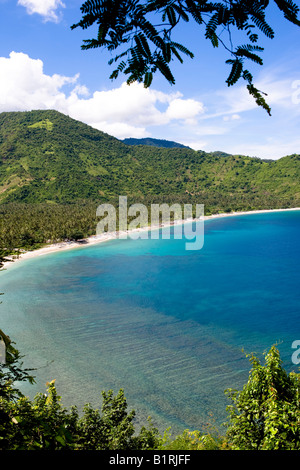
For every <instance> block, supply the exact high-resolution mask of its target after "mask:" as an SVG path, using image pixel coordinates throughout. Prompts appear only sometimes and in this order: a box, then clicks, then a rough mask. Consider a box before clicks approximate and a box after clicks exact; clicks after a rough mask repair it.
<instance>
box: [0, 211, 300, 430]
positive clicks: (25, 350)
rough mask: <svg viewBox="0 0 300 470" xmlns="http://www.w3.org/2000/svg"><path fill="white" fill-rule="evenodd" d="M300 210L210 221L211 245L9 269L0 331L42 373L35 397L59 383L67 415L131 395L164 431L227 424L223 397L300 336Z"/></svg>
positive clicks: (140, 243)
mask: <svg viewBox="0 0 300 470" xmlns="http://www.w3.org/2000/svg"><path fill="white" fill-rule="evenodd" d="M299 233H300V211H287V212H271V213H261V214H250V215H239V216H234V217H224V218H218V219H211V220H207V221H205V234H204V246H203V248H202V249H201V250H198V251H187V250H186V249H185V240H175V239H173V238H172V237H171V239H170V240H165V239H162V238H161V237H160V238H159V239H148V240H131V239H128V240H114V241H111V242H105V243H101V244H98V245H93V246H87V247H82V248H78V249H73V250H70V251H65V252H59V253H54V254H51V255H46V256H42V257H40V258H32V259H28V260H24V261H21V262H19V263H15V265H13V266H11V267H10V268H9V269H8V270H7V271H3V272H1V292H4V293H5V295H4V296H3V298H2V300H3V302H2V305H1V307H0V327H1V329H2V330H4V331H5V333H6V334H8V335H9V336H10V337H11V339H12V340H13V341H15V343H16V346H17V347H18V349H19V350H20V352H21V353H22V354H23V355H25V357H24V364H25V366H28V367H33V368H35V369H36V370H35V372H34V375H35V376H36V384H35V385H34V386H24V385H22V387H23V389H24V392H25V393H26V394H27V395H29V396H30V397H33V396H34V395H35V393H37V392H45V390H46V382H47V381H50V380H53V379H55V380H56V385H57V389H58V392H59V394H60V395H61V396H62V402H63V404H64V405H65V406H71V405H73V404H76V405H77V406H78V408H79V409H82V407H83V405H84V404H85V403H88V402H89V403H91V404H92V405H93V406H95V407H100V406H101V391H102V390H109V389H113V390H114V392H115V393H116V392H117V391H118V390H119V389H120V388H124V391H125V396H126V397H127V400H128V404H129V408H134V409H135V410H136V412H137V422H138V424H143V423H145V421H146V419H147V416H149V415H150V416H151V417H152V420H153V422H154V424H155V425H156V426H158V427H159V429H160V430H161V431H163V430H164V429H166V428H167V427H169V426H171V427H172V429H173V430H174V431H176V432H180V431H182V430H184V429H187V428H189V429H201V428H202V427H203V426H204V427H205V426H206V425H207V423H214V422H215V423H216V425H218V426H219V425H221V423H223V422H224V421H225V420H226V417H227V412H226V405H228V404H229V401H228V399H227V398H226V396H225V394H224V390H225V389H227V388H236V389H241V388H242V386H243V385H244V383H245V382H246V381H247V379H248V374H249V370H250V364H249V361H248V359H247V358H246V357H245V353H244V352H243V349H244V350H245V352H247V353H250V352H254V353H255V354H256V355H258V356H259V357H262V355H263V352H264V351H266V350H268V349H269V348H270V347H271V346H272V345H273V344H275V343H277V344H278V349H279V350H280V353H281V357H282V360H283V363H284V366H285V368H286V369H287V370H288V371H291V370H298V365H296V364H294V363H293V362H292V353H293V349H292V343H293V341H295V340H299V339H300V295H299V262H300V248H299Z"/></svg>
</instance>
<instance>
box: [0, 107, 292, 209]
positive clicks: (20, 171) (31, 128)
mask: <svg viewBox="0 0 300 470" xmlns="http://www.w3.org/2000/svg"><path fill="white" fill-rule="evenodd" d="M221 155H222V158H220V153H219V152H216V153H211V154H209V153H205V152H202V151H198V152H196V151H194V150H190V149H182V148H171V149H169V148H158V147H150V146H129V145H125V144H124V143H122V142H121V141H119V140H118V139H115V138H113V137H111V136H109V135H107V134H105V133H103V132H100V131H98V130H96V129H93V128H92V127H90V126H88V125H85V124H83V123H81V122H78V121H75V120H73V119H71V118H69V117H67V116H65V115H63V114H61V113H58V112H56V111H31V112H11V113H2V114H0V202H2V203H4V202H6V203H7V202H27V203H37V202H39V203H41V202H55V203H73V202H74V201H76V200H77V201H78V200H94V201H98V200H103V199H105V200H109V199H111V198H113V197H116V196H119V195H128V196H132V197H139V198H146V199H149V198H150V197H152V198H153V197H158V198H160V197H163V198H170V199H172V200H173V199H174V198H175V199H177V200H178V202H180V201H181V200H182V201H184V200H186V195H189V196H190V197H191V198H193V199H195V198H196V199H197V200H199V202H203V203H207V204H209V205H212V206H214V207H218V208H220V210H222V209H226V208H227V209H230V208H233V209H238V208H241V209H242V208H243V209H244V208H257V207H258V208H264V207H271V206H274V207H292V206H297V205H299V202H300V187H299V181H300V164H299V161H300V157H299V155H291V156H287V157H284V158H282V159H280V160H278V161H262V160H260V159H254V158H250V157H244V156H226V154H221ZM225 206H226V207H225ZM227 206H228V207H227Z"/></svg>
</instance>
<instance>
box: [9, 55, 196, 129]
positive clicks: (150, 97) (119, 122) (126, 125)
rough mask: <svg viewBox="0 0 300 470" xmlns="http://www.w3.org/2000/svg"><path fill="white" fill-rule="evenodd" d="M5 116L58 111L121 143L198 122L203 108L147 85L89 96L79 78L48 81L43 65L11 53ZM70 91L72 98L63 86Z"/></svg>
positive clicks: (178, 95) (194, 102)
mask: <svg viewBox="0 0 300 470" xmlns="http://www.w3.org/2000/svg"><path fill="white" fill-rule="evenodd" d="M0 70H1V74H0V111H26V110H31V109H56V110H57V111H61V112H62V113H65V114H67V115H69V116H70V117H72V118H74V119H78V120H80V121H83V122H85V123H86V124H89V125H91V126H93V127H96V128H97V129H99V130H103V131H104V132H107V133H110V134H111V135H114V136H115V137H118V138H124V137H147V136H149V135H150V134H149V131H148V130H147V128H148V127H151V126H158V127H160V126H164V125H171V124H176V123H178V122H181V121H182V120H184V121H185V122H188V121H189V119H192V120H195V119H196V118H197V116H198V115H199V114H201V113H202V110H203V105H202V103H201V102H199V101H196V100H190V99H184V98H183V97H182V95H181V94H180V93H178V92H176V93H169V94H168V93H162V92H159V91H157V90H152V89H151V90H150V89H145V88H144V87H143V85H142V84H132V85H130V86H128V85H126V84H125V83H123V84H122V85H121V86H120V87H118V88H114V89H112V90H106V91H96V92H94V93H93V94H90V93H89V91H88V89H87V88H86V87H85V86H83V85H81V84H80V83H79V75H75V76H74V77H65V76H62V75H58V74H54V75H52V76H50V75H46V74H45V73H44V70H43V62H42V61H41V60H39V59H32V58H30V57H29V56H28V55H27V54H24V53H17V52H11V54H10V56H9V58H4V57H0ZM66 85H69V86H70V85H71V86H72V91H71V92H70V93H69V94H67V93H66V91H64V86H66Z"/></svg>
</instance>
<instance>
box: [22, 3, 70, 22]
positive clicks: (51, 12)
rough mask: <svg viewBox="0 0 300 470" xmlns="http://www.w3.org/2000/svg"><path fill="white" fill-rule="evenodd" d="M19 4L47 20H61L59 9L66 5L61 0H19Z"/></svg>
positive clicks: (30, 12)
mask: <svg viewBox="0 0 300 470" xmlns="http://www.w3.org/2000/svg"><path fill="white" fill-rule="evenodd" d="M18 5H21V6H23V7H25V8H26V11H27V13H28V14H29V15H32V14H34V13H37V14H39V15H41V16H42V17H43V18H44V20H45V21H54V22H57V21H59V15H58V14H57V10H58V9H59V8H60V7H62V8H64V7H65V5H64V3H63V2H62V1H61V0H18Z"/></svg>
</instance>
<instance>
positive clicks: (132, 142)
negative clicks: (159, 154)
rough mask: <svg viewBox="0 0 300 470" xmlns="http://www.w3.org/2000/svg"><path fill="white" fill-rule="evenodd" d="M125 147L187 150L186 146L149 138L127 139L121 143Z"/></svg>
mask: <svg viewBox="0 0 300 470" xmlns="http://www.w3.org/2000/svg"><path fill="white" fill-rule="evenodd" d="M122 142H123V143H124V144H126V145H151V146H152V147H165V148H181V149H183V148H186V149H187V148H189V147H187V146H186V145H183V144H179V143H178V142H173V141H172V140H164V139H152V138H151V137H145V138H143V139H134V138H132V137H131V138H127V139H123V141H122Z"/></svg>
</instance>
